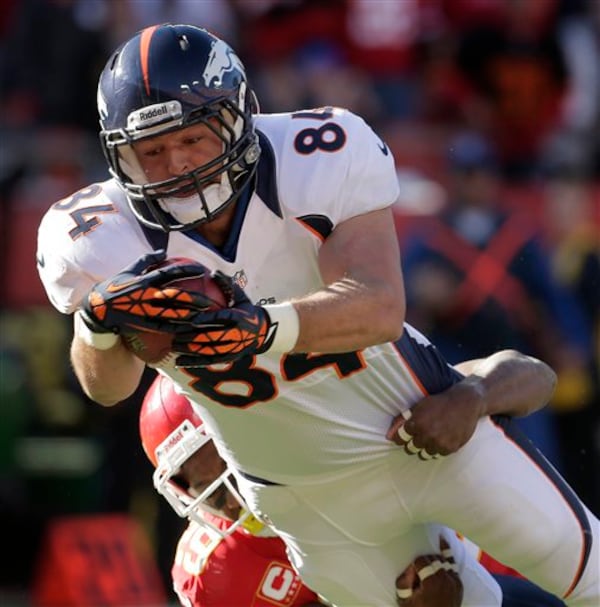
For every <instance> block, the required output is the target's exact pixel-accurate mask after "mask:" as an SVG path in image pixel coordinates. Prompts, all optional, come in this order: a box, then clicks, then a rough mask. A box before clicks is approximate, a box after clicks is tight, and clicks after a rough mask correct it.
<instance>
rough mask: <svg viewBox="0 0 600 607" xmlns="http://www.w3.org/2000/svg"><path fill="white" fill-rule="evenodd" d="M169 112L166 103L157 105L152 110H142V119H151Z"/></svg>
mask: <svg viewBox="0 0 600 607" xmlns="http://www.w3.org/2000/svg"><path fill="white" fill-rule="evenodd" d="M168 113H169V110H168V109H167V106H166V105H161V106H160V107H155V108H154V109H152V110H148V111H147V112H144V110H140V121H145V120H150V119H151V118H156V117H157V116H165V115H166V114H168Z"/></svg>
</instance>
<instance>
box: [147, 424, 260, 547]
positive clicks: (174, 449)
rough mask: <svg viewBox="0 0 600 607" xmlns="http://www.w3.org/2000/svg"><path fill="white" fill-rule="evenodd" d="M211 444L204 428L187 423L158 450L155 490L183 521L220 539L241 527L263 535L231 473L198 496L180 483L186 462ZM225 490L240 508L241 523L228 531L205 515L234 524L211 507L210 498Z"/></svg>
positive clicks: (233, 525)
mask: <svg viewBox="0 0 600 607" xmlns="http://www.w3.org/2000/svg"><path fill="white" fill-rule="evenodd" d="M210 440H211V439H210V438H209V437H208V436H207V435H206V434H205V433H204V430H203V426H200V427H195V426H194V425H193V424H192V423H191V422H190V421H188V420H186V421H184V422H183V423H182V424H181V425H180V426H179V427H178V428H177V429H176V430H174V431H173V432H172V433H171V434H170V435H169V436H168V437H167V438H166V439H165V440H164V441H163V442H162V443H161V444H160V445H159V446H158V447H157V449H156V457H157V461H158V465H157V467H156V470H155V471H154V475H153V477H152V480H153V482H154V487H155V488H156V490H157V491H158V493H160V494H161V495H163V496H164V497H165V499H166V500H167V501H168V502H169V504H170V505H171V507H172V508H173V510H175V512H176V513H177V514H178V515H179V516H180V517H182V518H189V519H191V520H193V521H195V522H196V523H198V524H199V525H201V526H202V527H204V528H207V529H208V530H210V532H214V533H217V534H218V535H219V536H221V537H226V536H228V535H230V534H231V533H233V532H234V531H235V530H236V529H237V528H238V527H243V528H245V529H247V530H248V531H250V532H251V533H257V532H260V531H261V530H262V527H263V526H264V525H263V524H262V523H261V522H260V521H258V519H256V518H255V517H254V516H253V515H252V514H251V513H250V512H249V510H248V506H247V504H246V502H245V501H244V498H243V497H242V496H241V495H240V493H239V491H238V489H237V484H236V481H235V478H234V476H233V474H232V472H231V471H230V470H229V469H227V468H226V469H225V470H224V471H223V472H222V473H221V474H220V475H219V476H218V477H217V478H215V479H214V480H213V481H212V482H211V483H210V484H209V485H208V486H207V487H206V488H205V489H204V490H203V491H202V492H201V493H200V494H199V495H198V496H192V495H190V493H189V492H188V491H187V489H186V488H185V487H184V486H183V485H182V484H181V483H180V482H178V479H177V476H178V474H179V473H180V470H181V466H182V465H183V464H184V462H186V461H187V460H188V459H189V458H190V457H191V456H192V455H194V454H195V453H196V452H197V451H198V449H200V448H201V447H202V446H203V445H205V444H206V443H207V442H209V441H210ZM223 488H224V489H225V490H226V491H229V492H230V493H231V494H232V495H233V497H234V498H235V500H236V501H237V502H238V503H239V505H240V507H241V510H240V515H239V517H238V519H237V520H235V521H233V522H232V524H231V525H230V526H228V527H227V528H226V529H222V528H220V527H219V526H217V525H215V524H213V523H212V522H210V521H209V520H207V518H206V517H205V516H204V515H203V513H204V512H209V513H211V514H213V515H215V516H218V517H220V518H224V519H227V520H231V519H229V518H228V517H227V515H226V514H225V513H224V512H223V511H221V510H218V509H216V508H215V507H214V506H212V505H211V504H210V501H211V497H213V495H214V494H215V493H216V492H217V493H219V492H221V491H222V490H223Z"/></svg>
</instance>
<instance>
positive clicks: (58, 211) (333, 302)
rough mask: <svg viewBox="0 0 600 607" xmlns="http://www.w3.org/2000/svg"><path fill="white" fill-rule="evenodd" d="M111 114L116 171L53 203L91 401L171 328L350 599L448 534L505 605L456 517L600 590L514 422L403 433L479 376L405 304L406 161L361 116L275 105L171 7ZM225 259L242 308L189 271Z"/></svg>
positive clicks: (471, 583) (534, 563) (504, 549)
mask: <svg viewBox="0 0 600 607" xmlns="http://www.w3.org/2000/svg"><path fill="white" fill-rule="evenodd" d="M98 110H99V114H100V125H101V133H100V136H101V142H102V146H103V149H104V153H105V155H106V159H107V162H108V166H109V170H110V173H111V178H110V179H108V180H107V181H105V182H102V183H95V184H92V185H90V186H89V187H86V188H84V189H82V190H81V191H79V192H76V193H75V194H73V195H72V196H69V197H67V198H66V199H64V200H61V201H59V202H57V203H56V204H54V205H53V206H52V207H51V209H50V210H49V211H48V212H47V214H46V215H45V217H44V219H43V220H42V223H41V225H40V229H39V246H38V262H39V266H38V267H39V271H40V275H41V278H42V281H43V283H44V285H45V287H46V290H47V292H48V295H49V298H50V300H51V301H52V303H53V304H54V305H55V306H56V308H57V309H58V310H60V311H61V312H64V313H75V314H74V321H75V326H74V338H73V341H72V345H71V359H72V364H73V368H74V370H75V373H76V375H77V377H78V379H79V382H80V383H81V386H82V388H83V389H84V391H85V392H86V393H87V394H88V395H89V396H90V397H91V398H92V399H93V400H95V401H98V402H100V403H103V404H105V405H114V404H116V403H118V402H120V401H121V400H123V399H124V398H125V397H127V396H128V395H130V394H132V393H133V391H134V390H135V389H136V387H137V385H138V383H139V381H140V378H141V375H142V372H143V364H144V363H143V362H142V361H141V360H140V359H138V358H137V357H136V356H135V355H134V354H133V353H132V352H131V351H130V350H129V349H127V348H126V347H125V345H124V342H123V341H122V339H121V335H122V334H123V333H124V332H128V331H132V330H133V331H139V330H149V331H158V332H167V333H169V334H170V335H172V351H173V355H172V356H168V357H166V358H165V360H163V361H160V362H159V363H158V366H159V367H160V370H161V372H162V373H164V374H166V375H168V376H169V377H171V378H172V379H173V381H174V382H175V383H176V384H177V385H178V387H179V388H180V389H181V390H182V393H184V395H185V396H187V397H188V398H189V399H190V400H191V401H192V402H193V404H194V407H197V410H198V412H199V413H200V414H201V416H202V420H203V422H204V424H205V426H206V429H207V432H208V433H209V434H210V435H211V437H212V438H213V440H214V441H215V444H216V445H217V448H218V450H219V453H220V455H221V456H222V457H223V458H224V459H225V461H226V462H227V464H228V465H229V466H230V468H231V469H232V470H234V473H235V475H236V480H237V483H238V487H239V490H240V492H241V494H242V495H243V496H244V498H245V500H246V502H247V503H248V505H249V507H250V508H251V510H252V512H253V513H254V514H256V515H258V516H261V517H264V516H266V515H268V517H269V521H270V524H271V525H272V526H273V527H274V528H275V529H277V532H278V533H279V535H280V537H281V538H282V539H283V540H284V542H285V543H286V545H287V548H288V553H289V554H290V556H291V559H292V560H293V564H294V567H295V568H296V569H297V570H298V571H299V572H300V574H301V576H302V579H303V580H304V582H305V583H307V584H308V585H309V587H311V588H313V589H314V590H315V591H317V592H319V594H321V595H323V596H325V597H326V598H327V599H328V600H329V601H331V602H333V603H335V604H336V605H338V607H343V606H344V605H357V604H365V603H369V604H372V605H389V604H390V603H393V602H394V600H395V595H394V589H393V586H394V581H395V579H396V577H397V572H398V570H399V569H400V570H401V569H403V568H405V567H407V566H408V565H409V563H410V562H412V560H413V558H414V555H416V554H434V553H436V552H437V551H438V550H439V537H440V535H442V536H443V538H444V539H445V541H446V542H448V544H450V546H451V548H452V551H453V553H454V555H455V558H456V562H457V565H458V566H459V568H460V569H461V579H462V583H463V589H464V598H463V603H464V605H465V606H467V607H470V606H475V605H477V606H479V605H483V604H485V605H489V606H490V607H492V606H494V605H499V604H500V601H501V597H500V594H501V593H500V589H499V587H498V585H497V584H496V582H495V581H494V580H493V578H492V577H491V576H490V575H489V573H487V572H486V571H485V569H484V568H483V567H481V565H480V564H479V563H477V562H476V561H475V560H474V559H472V558H471V557H470V556H469V555H467V554H466V553H465V551H464V550H462V552H461V546H460V545H458V546H456V545H453V544H455V543H456V537H455V535H454V533H453V532H451V531H449V529H448V528H446V527H442V526H441V525H447V526H448V527H452V528H454V529H457V530H458V531H460V532H461V533H464V534H465V535H467V536H468V537H470V538H471V539H473V540H474V541H476V542H477V543H478V544H480V545H482V546H485V547H486V549H488V550H490V551H491V552H493V553H494V554H495V555H496V556H497V557H498V558H499V559H500V560H502V561H503V562H506V563H507V564H509V565H511V566H513V567H516V568H517V569H519V571H521V572H522V573H523V574H525V575H526V576H527V577H528V578H530V579H531V580H533V581H535V582H536V583H538V584H539V585H540V586H542V587H544V588H546V589H548V590H550V591H552V592H553V593H554V594H556V595H557V596H560V597H564V600H565V602H566V603H567V604H568V605H573V606H575V605H577V606H581V605H597V604H600V590H599V588H600V573H599V571H600V562H599V561H600V556H599V553H598V550H597V543H598V541H600V538H599V536H600V532H599V528H598V527H599V523H598V520H597V519H596V518H595V517H594V516H593V515H592V514H591V513H590V512H589V510H588V509H587V508H586V507H585V505H584V504H582V503H581V501H580V500H579V499H578V497H577V496H576V495H575V494H574V493H573V491H572V490H571V489H570V487H568V486H567V485H566V483H565V482H564V480H563V479H562V478H561V477H560V476H559V475H558V474H557V472H556V470H554V469H553V468H552V467H551V466H550V465H549V464H548V462H546V461H545V459H544V458H543V457H542V455H541V454H540V453H539V452H538V451H537V450H535V448H534V447H533V446H532V445H531V444H530V443H529V442H527V441H526V440H525V439H524V438H523V437H521V436H519V435H518V433H517V429H516V428H514V426H513V424H511V422H510V420H509V419H504V418H497V417H494V416H491V415H489V414H490V413H494V411H493V410H491V409H488V408H486V407H483V410H482V411H481V413H484V415H483V416H482V417H480V418H479V419H478V421H477V423H476V425H475V427H474V431H473V434H472V435H471V436H470V438H468V440H467V441H466V443H465V444H464V445H463V446H462V447H461V448H460V449H458V450H457V451H455V452H454V453H451V454H449V455H447V456H445V457H442V453H441V452H436V451H434V450H433V451H429V450H427V449H425V450H423V449H422V448H421V447H419V445H418V443H416V441H415V440H414V439H413V436H412V435H411V431H410V425H409V430H406V428H404V427H402V428H400V430H405V432H404V433H401V435H400V434H399V435H398V436H399V439H401V440H404V441H405V443H406V445H407V447H406V448H399V447H398V446H397V445H395V444H394V443H392V442H390V441H388V440H386V438H385V433H386V431H387V430H388V428H389V426H390V423H391V421H392V419H393V418H395V417H397V416H398V415H400V414H404V415H405V416H407V415H408V414H407V413H406V411H408V410H410V409H411V408H412V407H413V406H414V405H415V404H416V403H417V402H418V401H419V399H420V398H421V397H423V396H424V395H426V394H435V393H438V392H441V391H442V390H444V389H446V388H448V387H449V386H451V385H452V384H454V383H456V382H457V381H459V380H460V375H459V374H458V373H457V372H456V371H455V370H454V369H452V368H451V367H450V366H449V365H448V364H447V363H446V362H445V361H444V360H443V359H442V357H441V356H440V355H439V353H438V352H437V350H436V349H435V347H434V346H433V345H432V344H431V343H430V342H429V341H428V340H427V339H426V338H425V337H424V336H423V335H421V334H420V333H419V332H418V331H416V330H415V329H414V328H413V327H410V326H409V325H407V324H405V323H404V316H405V308H404V301H405V300H404V290H403V280H402V272H401V264H400V255H399V250H398V242H397V237H396V233H395V230H394V222H393V218H392V205H393V203H394V201H395V200H396V198H397V196H398V181H397V177H396V168H395V164H394V159H393V156H392V153H391V151H390V149H389V148H388V146H387V145H386V144H385V142H383V141H382V140H381V139H380V138H379V137H378V136H377V135H376V134H375V133H374V132H373V130H372V129H371V128H370V127H369V126H368V125H367V124H366V123H365V122H364V120H362V119H361V118H360V117H359V116H357V115H355V114H353V113H352V112H350V111H347V110H343V109H339V108H329V107H325V108H317V109H309V110H302V111H297V112H291V113H281V114H261V113H259V111H258V106H257V103H256V99H255V96H254V94H253V92H252V90H251V88H250V87H249V84H248V81H247V78H246V74H245V71H244V66H243V64H242V62H241V60H240V59H239V57H238V56H237V55H236V54H235V52H234V51H233V49H231V48H230V47H229V46H228V45H227V44H226V43H225V42H224V41H223V40H221V39H219V38H217V37H215V36H214V35H212V34H211V33H209V32H207V31H205V30H203V29H201V28H197V27H193V26H189V25H170V24H162V25H156V26H152V27H149V28H147V29H144V30H143V31H141V32H138V33H137V34H135V35H134V36H133V37H132V38H131V39H129V40H128V41H127V42H125V43H124V44H123V45H121V46H120V47H119V48H118V49H117V50H116V51H115V52H114V53H113V54H112V55H111V56H110V58H109V60H108V62H107V64H106V66H105V68H104V70H103V72H102V74H101V76H100V81H99V87H98ZM166 255H168V257H173V256H178V257H186V258H190V259H194V260H196V261H197V263H191V264H188V265H187V266H183V267H182V266H181V265H174V264H169V263H166V265H165V256H166ZM207 272H211V273H216V274H215V279H217V280H218V281H219V282H220V284H221V285H222V288H223V291H224V293H226V295H227V298H228V305H227V307H226V308H223V309H221V310H212V311H211V310H209V309H208V308H209V306H208V302H207V301H206V299H205V298H203V296H202V294H201V293H191V292H188V291H184V290H182V289H178V288H176V287H174V286H172V283H173V281H174V280H176V279H177V278H182V277H188V276H197V275H198V274H203V273H207ZM167 283H171V286H170V287H169V288H165V289H162V288H161V285H164V284H167ZM446 413H447V414H448V416H449V417H448V419H452V413H451V411H445V412H444V416H443V417H446ZM409 421H410V420H409ZM442 423H443V421H442ZM406 432H408V434H407V433H406ZM411 439H413V440H412V443H411ZM411 450H414V451H419V450H420V455H421V457H416V458H415V457H413V456H412V455H411ZM365 512H369V513H370V517H369V518H368V519H365V517H364V513H365ZM434 521H435V522H434ZM458 543H459V544H460V542H458Z"/></svg>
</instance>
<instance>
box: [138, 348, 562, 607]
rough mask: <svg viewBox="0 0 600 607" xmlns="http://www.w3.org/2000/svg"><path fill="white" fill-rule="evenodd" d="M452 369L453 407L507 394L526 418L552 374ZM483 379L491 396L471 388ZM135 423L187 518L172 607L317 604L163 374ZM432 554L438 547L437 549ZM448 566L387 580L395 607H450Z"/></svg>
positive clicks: (522, 589) (510, 367) (524, 602)
mask: <svg viewBox="0 0 600 607" xmlns="http://www.w3.org/2000/svg"><path fill="white" fill-rule="evenodd" d="M458 367H459V368H460V369H461V371H463V372H464V373H465V374H467V375H468V374H469V373H470V372H471V371H474V373H473V375H472V377H469V378H468V379H466V380H463V381H464V382H466V384H468V387H467V388H466V389H465V390H464V391H463V392H461V393H456V392H455V393H454V394H453V395H449V398H450V399H454V401H455V402H456V404H457V405H459V404H460V403H464V402H467V403H468V405H467V406H466V407H465V410H466V408H472V409H474V410H477V409H478V407H477V405H476V402H477V399H479V398H482V396H483V395H484V394H485V393H487V398H488V399H490V398H491V399H505V398H506V396H507V394H508V393H510V392H515V394H514V396H515V398H514V399H509V402H510V403H511V408H512V411H513V413H514V414H519V415H526V414H527V413H530V412H531V400H533V401H534V402H541V400H542V399H543V398H544V396H545V395H546V394H547V393H548V391H549V388H551V386H552V385H553V383H554V374H553V372H552V371H551V370H550V369H549V368H548V367H547V366H546V365H544V364H543V363H541V362H539V361H535V360H534V359H531V358H528V357H525V356H522V355H520V354H518V353H516V352H506V353H499V354H496V355H493V356H491V357H489V358H488V359H487V360H485V361H481V362H478V361H469V362H466V363H462V364H461V365H458ZM483 378H485V382H486V384H487V385H488V386H493V387H494V389H493V391H490V390H489V389H486V390H485V392H484V391H483V390H481V389H475V384H476V383H481V382H482V381H484V379H483ZM523 382H526V383H527V385H528V386H529V387H528V390H527V391H530V392H531V394H532V395H536V393H537V398H532V399H530V400H529V401H527V402H525V401H522V404H521V405H519V407H520V408H515V405H514V404H513V403H514V401H515V400H516V401H519V400H520V396H519V395H520V393H522V392H523V390H522V389H521V384H522V383H523ZM451 390H452V388H451ZM470 393H471V394H472V396H471V397H470V398H469V397H467V395H469V394H470ZM419 406H420V407H421V408H423V409H425V408H428V407H432V408H435V403H431V401H428V399H424V400H423V401H421V402H420V403H419ZM139 423H140V437H141V440H142V445H143V447H144V451H145V452H146V455H147V456H148V458H149V459H150V461H151V462H152V463H153V465H154V466H155V468H156V471H155V474H154V483H155V487H156V489H157V491H158V492H159V493H160V494H161V495H163V496H164V497H165V498H166V499H167V501H168V502H169V503H170V504H171V506H172V507H173V509H174V510H175V512H177V514H179V515H180V516H182V517H188V518H189V519H190V525H189V527H188V529H187V530H186V531H185V532H184V534H183V535H182V537H181V539H180V541H179V544H178V548H177V554H176V557H175V563H174V565H173V569H172V576H173V586H174V589H175V591H176V593H177V594H178V596H179V598H180V600H181V603H182V605H186V606H188V607H200V606H205V607H210V606H217V605H255V606H256V607H260V606H261V605H265V607H266V606H267V605H282V606H284V605H305V606H306V605H312V604H321V603H320V602H319V598H318V597H317V595H315V594H314V593H313V592H312V591H310V590H309V589H308V588H307V587H306V586H305V585H304V584H302V582H301V580H300V578H299V577H298V575H297V574H296V573H295V572H294V570H293V569H292V567H291V566H290V564H289V562H288V560H287V556H286V553H285V545H284V544H283V542H282V541H281V540H279V539H278V538H277V537H276V536H275V534H273V533H272V532H271V531H269V529H268V528H267V527H265V526H264V524H262V523H261V522H260V521H258V520H257V519H255V518H254V517H252V515H250V513H249V512H248V510H247V508H246V507H245V504H244V502H243V498H242V497H241V496H240V495H239V493H238V492H237V489H236V484H235V478H234V477H233V475H232V474H231V472H230V471H229V470H228V468H227V465H226V464H225V462H224V461H223V460H222V459H221V458H220V456H219V454H218V452H217V450H216V448H215V446H214V444H213V442H212V441H211V440H210V438H209V437H208V436H207V435H206V434H205V432H204V431H203V425H202V422H201V420H200V418H199V417H198V415H197V414H196V413H195V412H194V410H193V408H192V406H191V404H190V402H189V401H188V400H187V399H186V398H185V397H184V396H182V395H181V394H177V392H176V391H175V389H174V386H173V383H172V382H171V381H170V380H169V379H168V378H166V377H165V376H162V375H159V376H158V377H157V378H156V379H155V381H154V382H153V384H152V385H151V387H150V389H149V390H148V393H147V394H146V397H145V398H144V402H143V404H142V408H141V410H140V420H139ZM466 425H468V422H467V423H466ZM433 440H435V439H434V438H433ZM465 541H466V540H465ZM441 548H442V549H443V548H446V549H448V547H447V546H444V545H443V544H442V546H441ZM469 548H470V549H471V550H477V552H478V553H479V555H478V556H479V558H480V559H481V560H487V562H488V563H489V565H488V568H489V569H490V571H492V572H493V573H507V568H505V567H503V566H502V565H501V564H499V563H495V562H494V561H493V559H491V558H490V557H489V556H488V555H486V554H485V553H483V554H481V553H480V551H479V550H478V549H477V547H476V546H475V545H473V544H472V543H469ZM452 566H453V563H452V560H451V556H450V555H447V556H446V557H444V556H443V555H442V554H436V555H427V556H421V557H418V558H417V559H415V561H414V562H413V564H412V565H411V566H409V568H407V570H406V571H405V572H403V573H402V574H401V575H400V576H399V577H398V580H397V582H396V585H397V588H398V591H399V597H400V596H401V597H404V598H403V599H400V598H399V601H398V602H399V605H400V606H401V607H419V605H427V606H429V607H432V606H435V605H438V604H439V605H440V606H443V607H451V606H452V605H457V606H458V605H460V600H461V596H462V585H461V584H460V579H459V578H458V576H457V574H456V573H455V572H454V571H453V569H452ZM427 573H430V575H429V576H427ZM434 574H435V575H434ZM501 579H502V583H501V586H502V589H503V594H504V598H503V603H502V605H503V606H504V607H511V606H519V607H528V606H530V607H546V606H548V607H550V606H556V605H559V606H560V605H562V604H563V603H561V601H559V600H558V599H556V598H555V597H552V596H550V595H547V594H546V593H544V592H543V591H541V590H540V589H538V588H536V587H535V586H533V585H532V584H528V583H526V582H517V581H515V580H511V579H508V578H506V579H505V578H501ZM515 585H516V587H515Z"/></svg>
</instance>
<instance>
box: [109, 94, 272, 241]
mask: <svg viewBox="0 0 600 607" xmlns="http://www.w3.org/2000/svg"><path fill="white" fill-rule="evenodd" d="M246 91H247V88H246V85H245V83H241V85H240V88H239V91H238V99H236V100H235V101H233V100H231V99H220V100H218V101H215V102H212V103H209V104H206V105H203V106H201V107H199V108H197V109H194V110H192V111H190V112H189V113H188V115H187V117H185V118H184V112H183V109H182V107H181V104H180V103H179V102H178V101H176V100H173V101H171V102H168V103H167V104H157V105H156V107H155V106H149V107H146V108H143V110H137V111H136V112H132V114H131V115H130V116H129V120H128V128H127V129H118V130H114V131H102V132H101V140H102V144H103V149H104V153H105V156H106V158H107V160H108V163H109V167H110V172H111V174H112V175H113V177H115V178H116V179H117V181H118V183H119V184H120V185H121V187H122V188H123V189H124V190H125V192H126V193H127V196H128V198H129V202H130V205H131V208H132V210H133V212H134V214H135V215H136V217H137V218H138V220H139V221H140V222H141V223H143V224H144V225H146V226H148V227H150V228H154V229H162V230H164V231H177V230H187V229H191V228H194V227H196V226H198V225H200V224H202V223H204V222H206V221H210V220H212V219H213V218H214V217H215V216H216V215H218V214H219V213H220V212H222V211H223V210H224V209H225V208H227V207H228V206H229V205H230V204H231V203H233V202H234V201H235V200H237V199H238V197H239V196H240V194H241V192H242V191H243V190H244V188H245V187H246V185H247V184H248V183H249V182H250V180H251V179H252V177H253V175H254V172H255V170H256V161H257V159H258V156H259V154H260V148H259V145H258V138H257V136H256V134H255V132H254V129H253V126H252V114H251V111H250V109H251V107H253V104H252V103H250V104H249V106H251V107H249V108H248V111H242V110H241V109H240V108H244V107H246ZM164 107H167V112H166V113H167V116H166V117H165V118H163V119H162V120H159V121H158V122H157V123H154V122H152V121H148V120H146V121H145V123H144V125H143V127H142V128H139V122H141V120H136V117H138V116H139V115H141V114H142V113H145V114H148V113H150V112H152V111H154V112H158V111H160V110H162V109H163V108H164ZM195 124H204V125H205V126H207V127H208V128H209V129H210V130H211V131H212V132H213V133H214V134H215V135H216V136H217V137H218V138H219V139H220V140H221V141H222V152H221V154H220V155H219V156H217V157H216V158H214V159H213V160H212V161H210V162H208V163H206V164H204V165H201V166H199V167H195V168H193V169H192V170H191V171H189V172H187V173H185V174H183V175H179V176H177V177H173V178H170V179H167V180H164V181H160V182H153V183H150V182H148V180H147V177H146V175H145V173H144V171H143V170H142V168H141V166H140V163H139V161H138V158H137V156H136V153H135V151H134V148H133V144H134V143H135V142H137V141H140V140H142V139H148V138H150V137H154V136H156V135H163V134H167V133H170V132H174V131H177V130H179V129H182V128H186V127H189V126H192V125H195Z"/></svg>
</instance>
